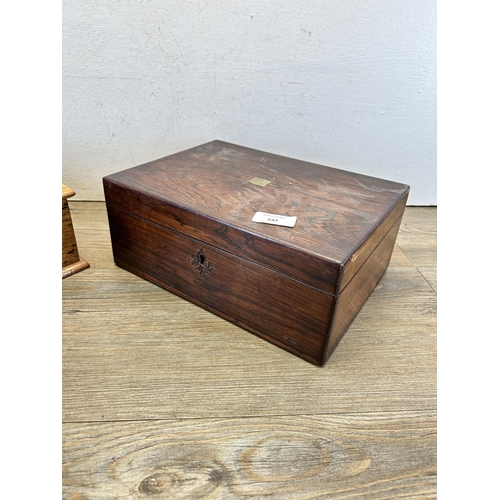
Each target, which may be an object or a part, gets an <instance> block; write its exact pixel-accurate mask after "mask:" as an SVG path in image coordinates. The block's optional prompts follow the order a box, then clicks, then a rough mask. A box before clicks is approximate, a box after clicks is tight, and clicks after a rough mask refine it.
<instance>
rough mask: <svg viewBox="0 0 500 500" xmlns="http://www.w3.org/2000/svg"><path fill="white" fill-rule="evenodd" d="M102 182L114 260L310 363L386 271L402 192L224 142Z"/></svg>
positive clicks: (320, 359) (321, 357)
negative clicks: (258, 218) (287, 224)
mask: <svg viewBox="0 0 500 500" xmlns="http://www.w3.org/2000/svg"><path fill="white" fill-rule="evenodd" d="M103 183H104V192H105V197H106V206H107V211H108V218H109V226H110V232H111V240H112V246H113V255H114V260H115V263H116V264H117V265H118V266H120V267H122V268H124V269H126V270H128V271H130V272H132V273H134V274H136V275H138V276H141V277H142V278H144V279H147V280H149V281H151V282H153V283H155V284H157V285H159V286H161V287H164V288H166V289H167V290H170V291H171V292H173V293H176V294H177V295H179V296H181V297H184V298H185V299H188V300H190V301H192V302H194V303H195V304H198V305H199V306H201V307H204V308H205V309H207V310H209V311H211V312H213V313H215V314H217V315H219V316H221V317H223V318H225V319H227V320H229V321H231V322H233V323H235V324H236V325H238V326H240V327H242V328H245V329H246V330H248V331H250V332H252V333H254V334H257V335H259V336H260V337H262V338H264V339H266V340H268V341H270V342H272V343H274V344H276V345H278V346H280V347H282V348H283V349H286V350H287V351H290V352H291V353H294V354H296V355H297V356H300V357H302V358H304V359H306V360H307V361H310V362H312V363H315V364H318V365H322V364H324V363H325V362H326V360H327V359H328V357H329V356H330V354H331V353H332V351H333V350H334V348H335V346H336V345H337V344H338V342H339V341H340V339H341V338H342V336H343V334H344V332H345V331H346V330H347V328H348V326H349V324H350V323H351V322H352V320H353V319H354V318H355V316H356V314H357V313H358V311H359V310H360V309H361V307H362V305H363V304H364V302H365V301H366V299H367V298H368V296H369V295H370V293H371V292H372V290H373V289H374V288H375V285H376V284H377V282H378V281H379V279H380V278H381V277H382V275H383V273H384V271H385V269H386V268H387V265H388V263H389V260H390V257H391V254H392V250H393V248H394V244H395V240H396V236H397V233H398V229H399V225H400V223H401V218H402V215H403V212H404V209H405V206H406V200H407V197H408V192H409V187H408V186H406V185H403V184H398V183H395V182H391V181H386V180H381V179H377V178H373V177H368V176H365V175H360V174H355V173H351V172H346V171H343V170H338V169H335V168H331V167H326V166H321V165H316V164H312V163H307V162H304V161H299V160H294V159H291V158H285V157H282V156H277V155H274V154H269V153H265V152H262V151H257V150H253V149H248V148H245V147H241V146H236V145H233V144H228V143H225V142H221V141H213V142H210V143H208V144H204V145H202V146H199V147H195V148H193V149H190V150H187V151H183V152H180V153H177V154H174V155H171V156H167V157H165V158H162V159H159V160H156V161H152V162H150V163H146V164H144V165H140V166H137V167H134V168H130V169H128V170H124V171H122V172H118V173H115V174H112V175H109V176H107V177H105V178H104V179H103ZM256 212H264V213H266V214H270V215H269V216H268V215H266V216H264V217H267V218H268V219H277V221H278V223H279V222H280V221H282V220H284V221H285V222H288V221H289V219H287V218H285V219H282V218H280V217H274V216H275V215H279V216H286V217H296V222H295V225H294V227H285V226H280V225H273V224H268V223H260V222H253V221H252V219H253V218H254V215H255V214H256ZM270 222H274V221H273V220H271V221H270Z"/></svg>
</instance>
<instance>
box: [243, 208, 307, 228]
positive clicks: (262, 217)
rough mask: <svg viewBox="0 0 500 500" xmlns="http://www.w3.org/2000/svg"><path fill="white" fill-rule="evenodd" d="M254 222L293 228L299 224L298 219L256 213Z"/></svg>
mask: <svg viewBox="0 0 500 500" xmlns="http://www.w3.org/2000/svg"><path fill="white" fill-rule="evenodd" d="M252 222H262V223H264V224H273V225H275V226H286V227H293V226H295V223H296V222H297V217H295V216H294V217H288V216H287V215H276V214H267V213H265V212H255V215H254V216H253V218H252Z"/></svg>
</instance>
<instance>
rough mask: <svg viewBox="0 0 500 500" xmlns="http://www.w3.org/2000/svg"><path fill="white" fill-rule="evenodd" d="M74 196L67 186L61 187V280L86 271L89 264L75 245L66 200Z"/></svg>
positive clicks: (73, 231) (71, 221)
mask: <svg viewBox="0 0 500 500" xmlns="http://www.w3.org/2000/svg"><path fill="white" fill-rule="evenodd" d="M72 196H75V192H74V191H73V190H72V189H70V188H69V187H68V186H65V185H64V184H63V185H62V278H63V279H64V278H67V277H68V276H71V275H72V274H75V273H78V272H80V271H83V270H84V269H87V267H89V263H88V262H87V261H86V260H84V259H82V258H81V257H80V254H79V253H78V245H77V244H76V237H75V230H74V228H73V220H72V219H71V212H70V210H69V205H68V198H71V197H72Z"/></svg>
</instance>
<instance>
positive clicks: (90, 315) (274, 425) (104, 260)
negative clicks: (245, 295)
mask: <svg viewBox="0 0 500 500" xmlns="http://www.w3.org/2000/svg"><path fill="white" fill-rule="evenodd" d="M70 204H71V211H72V215H73V221H74V224H75V227H76V229H77V231H78V234H79V247H80V249H81V252H82V253H85V255H86V256H88V259H89V260H90V261H91V262H92V267H91V268H89V269H88V270H87V271H86V272H84V273H79V274H76V275H74V276H72V277H71V279H68V280H64V281H63V352H62V357H63V394H62V397H63V455H62V460H63V498H65V499H68V500H69V499H72V500H76V499H94V498H96V499H101V498H102V499H104V498H109V499H111V498H113V499H114V498H117V499H121V498H124V499H125V498H126V499H132V498H146V497H148V498H173V499H176V498H207V499H208V498H211V499H219V498H220V499H225V498H228V499H232V498H264V497H266V498H278V499H280V498H283V499H289V498H294V499H296V498H300V499H306V498H307V499H312V498H318V499H319V498H321V499H327V498H350V499H352V498H360V499H361V498H363V499H366V498H368V499H371V498H374V499H378V498H380V499H382V498H384V499H392V498H436V436H435V432H436V422H435V420H436V291H435V290H436V278H435V277H436V260H435V249H436V243H435V238H436V210H435V209H433V208H407V209H406V212H405V215H404V217H403V221H402V223H401V228H400V232H399V235H398V239H397V242H396V247H395V250H394V253H393V255H392V258H391V262H390V265H389V267H388V269H387V271H386V273H385V275H384V276H383V278H382V280H381V281H380V282H379V284H378V285H377V287H376V289H375V291H374V292H373V293H372V295H371V296H370V298H369V299H368V301H367V302H366V304H365V306H364V308H363V309H362V310H361V312H360V313H359V314H358V316H357V317H356V318H355V320H354V321H353V323H352V324H351V326H350V328H349V330H348V332H347V333H346V335H345V336H344V337H343V339H342V341H341V342H340V344H339V345H338V347H337V349H336V350H335V352H334V354H333V355H332V357H331V358H330V360H329V361H328V363H327V364H326V365H325V366H323V367H321V368H320V367H316V366H313V365H311V364H309V363H307V362H305V361H303V360H301V359H299V358H297V357H295V356H292V355H290V354H289V353H287V352H285V351H282V350H281V349H278V348H277V347H276V346H273V345H272V344H270V343H268V342H266V341H265V340H263V339H260V338H258V337H256V336H254V335H252V334H250V333H248V332H246V331H245V330H242V329H240V328H238V327H237V326H235V325H233V324H231V323H229V322H227V321H225V320H223V319H222V318H220V317H218V316H215V315H213V314H211V313H210V312H208V311H206V310H204V309H202V308H200V307H198V306H196V305H194V304H192V303H190V302H187V301H185V300H183V299H181V298H179V297H177V296H176V295H173V294H171V293H169V292H167V291H165V290H163V289H161V288H159V287H158V286H156V285H154V284H152V283H149V282H147V281H144V280H142V279H140V278H138V277H137V276H134V275H132V274H130V273H128V272H127V271H125V270H123V269H120V268H118V267H117V266H115V264H114V263H113V258H112V254H111V246H110V238H109V228H108V224H107V217H106V211H105V206H104V203H98V202H97V203H83V202H70Z"/></svg>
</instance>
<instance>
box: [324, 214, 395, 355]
mask: <svg viewBox="0 0 500 500" xmlns="http://www.w3.org/2000/svg"><path fill="white" fill-rule="evenodd" d="M401 220H402V216H400V218H399V219H398V220H397V221H396V223H395V224H394V225H393V226H392V228H391V229H390V231H389V232H388V233H387V234H386V236H385V237H384V239H383V240H382V241H381V242H380V243H379V245H378V246H377V247H376V248H375V250H374V251H373V252H372V253H371V255H370V256H369V257H368V259H367V260H366V262H365V264H364V266H363V267H362V268H361V269H360V270H359V272H358V273H357V274H356V275H355V276H354V278H353V279H352V280H351V281H350V283H349V285H348V286H347V287H346V288H345V289H344V290H343V291H342V293H341V294H340V295H339V296H338V298H337V301H336V304H335V310H334V313H333V321H332V326H331V329H330V334H329V337H328V342H327V346H326V350H325V358H324V362H326V361H327V360H328V358H329V357H330V355H331V354H332V352H333V350H334V349H335V347H336V346H337V344H338V343H339V342H340V340H341V339H342V337H343V335H344V333H345V332H346V331H347V329H348V328H349V325H350V324H351V323H352V321H353V320H354V318H355V317H356V315H357V314H358V312H359V311H360V309H361V308H362V307H363V304H364V303H365V302H366V300H367V299H368V297H369V296H370V294H371V293H372V291H373V289H374V288H375V286H376V285H377V283H378V282H379V280H380V278H382V276H383V274H384V272H385V270H386V269H387V266H388V265H389V261H390V260H391V255H392V251H393V249H394V244H395V242H396V237H397V235H398V231H399V226H400V225H401Z"/></svg>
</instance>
